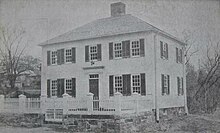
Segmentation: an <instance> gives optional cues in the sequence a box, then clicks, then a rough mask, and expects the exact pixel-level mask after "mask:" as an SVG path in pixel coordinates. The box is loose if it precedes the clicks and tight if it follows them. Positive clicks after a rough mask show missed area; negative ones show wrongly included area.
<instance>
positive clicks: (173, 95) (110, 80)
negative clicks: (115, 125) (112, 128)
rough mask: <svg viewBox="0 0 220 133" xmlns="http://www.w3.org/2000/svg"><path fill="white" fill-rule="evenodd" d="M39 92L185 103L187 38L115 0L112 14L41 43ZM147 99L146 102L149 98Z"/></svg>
mask: <svg viewBox="0 0 220 133" xmlns="http://www.w3.org/2000/svg"><path fill="white" fill-rule="evenodd" d="M41 46H42V78H41V95H42V96H44V95H47V97H48V98H56V97H58V98H59V97H62V95H63V94H64V93H68V94H69V95H70V96H72V97H73V98H76V99H84V98H85V97H86V95H87V94H88V93H89V92H91V93H93V94H94V99H111V98H112V97H114V94H115V93H116V92H120V93H122V95H123V99H129V98H130V97H131V95H132V94H134V93H138V94H140V95H141V97H142V98H149V97H150V100H151V101H152V103H153V104H152V106H150V107H149V110H152V109H156V111H157V112H159V109H161V108H173V107H185V109H186V112H187V106H186V104H187V103H186V85H185V83H186V80H185V79H186V78H185V68H184V67H185V65H184V57H183V52H184V50H185V49H184V47H185V44H184V43H183V42H181V41H180V40H178V39H177V38H175V37H173V36H171V35H170V34H168V33H166V32H164V31H162V30H160V29H158V28H156V27H154V26H152V25H151V24H149V23H147V22H145V21H143V20H141V19H139V18H137V17H134V16H132V15H130V14H126V13H125V4H123V3H121V2H118V3H114V4H111V17H108V18H103V19H98V20H95V21H93V22H91V23H88V24H86V25H83V26H81V27H79V28H76V29H74V30H72V31H70V32H67V33H65V34H62V35H60V36H57V37H55V38H53V39H50V40H48V41H46V42H45V43H42V44H41ZM146 104H147V103H146Z"/></svg>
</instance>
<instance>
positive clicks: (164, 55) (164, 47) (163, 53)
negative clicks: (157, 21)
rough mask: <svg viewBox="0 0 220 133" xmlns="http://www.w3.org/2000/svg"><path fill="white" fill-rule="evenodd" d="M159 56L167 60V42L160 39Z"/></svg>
mask: <svg viewBox="0 0 220 133" xmlns="http://www.w3.org/2000/svg"><path fill="white" fill-rule="evenodd" d="M160 56H161V58H162V59H167V60H168V44H167V43H164V42H162V41H160Z"/></svg>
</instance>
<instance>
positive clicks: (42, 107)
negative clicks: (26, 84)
mask: <svg viewBox="0 0 220 133" xmlns="http://www.w3.org/2000/svg"><path fill="white" fill-rule="evenodd" d="M46 100H47V96H46V95H41V96H40V110H41V114H46Z"/></svg>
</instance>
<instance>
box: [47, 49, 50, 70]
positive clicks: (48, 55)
mask: <svg viewBox="0 0 220 133" xmlns="http://www.w3.org/2000/svg"><path fill="white" fill-rule="evenodd" d="M47 65H48V66H49V65H50V51H47Z"/></svg>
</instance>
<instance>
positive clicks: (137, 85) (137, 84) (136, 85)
mask: <svg viewBox="0 0 220 133" xmlns="http://www.w3.org/2000/svg"><path fill="white" fill-rule="evenodd" d="M132 88H133V93H135V92H136V93H139V94H141V78H140V75H132Z"/></svg>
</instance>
